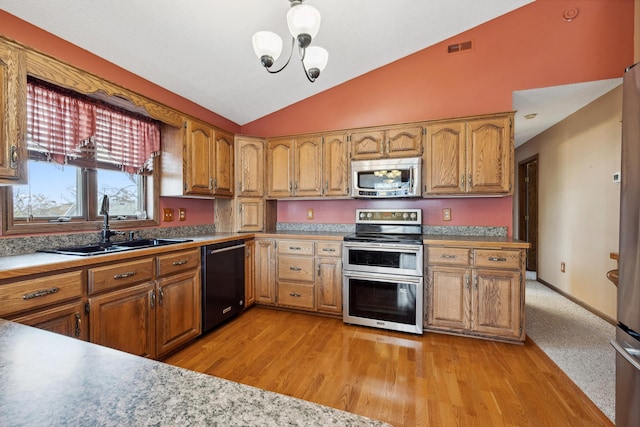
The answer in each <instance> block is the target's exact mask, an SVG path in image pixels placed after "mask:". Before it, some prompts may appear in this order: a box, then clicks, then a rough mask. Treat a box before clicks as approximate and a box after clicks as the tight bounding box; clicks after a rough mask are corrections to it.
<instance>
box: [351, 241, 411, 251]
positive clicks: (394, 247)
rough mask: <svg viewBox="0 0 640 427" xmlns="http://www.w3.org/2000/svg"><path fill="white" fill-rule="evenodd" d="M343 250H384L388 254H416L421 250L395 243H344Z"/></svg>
mask: <svg viewBox="0 0 640 427" xmlns="http://www.w3.org/2000/svg"><path fill="white" fill-rule="evenodd" d="M342 245H343V246H344V249H364V250H374V251H377V250H384V251H390V252H394V251H396V252H400V251H402V252H415V253H418V252H420V251H421V250H422V245H403V244H397V243H375V242H367V243H346V242H343V243H342Z"/></svg>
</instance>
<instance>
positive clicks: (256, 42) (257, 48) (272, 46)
mask: <svg viewBox="0 0 640 427" xmlns="http://www.w3.org/2000/svg"><path fill="white" fill-rule="evenodd" d="M253 51H254V52H255V54H256V56H257V57H258V58H259V59H262V57H263V56H270V57H271V58H273V60H274V61H275V60H277V59H278V57H279V56H280V54H281V53H282V39H281V38H280V36H278V35H277V34H276V33H272V32H271V31H258V32H257V33H255V34H254V35H253Z"/></svg>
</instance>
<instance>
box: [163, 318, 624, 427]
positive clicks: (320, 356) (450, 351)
mask: <svg viewBox="0 0 640 427" xmlns="http://www.w3.org/2000/svg"><path fill="white" fill-rule="evenodd" d="M165 362H167V363H170V364H172V365H176V366H181V367H184V368H188V369H192V370H195V371H199V372H204V373H207V374H210V375H215V376H217V377H221V378H226V379H229V380H232V381H237V382H240V383H243V384H248V385H252V386H255V387H259V388H262V389H266V390H270V391H274V392H277V393H281V394H286V395H289V396H294V397H297V398H301V399H305V400H308V401H311V402H315V403H319V404H322V405H326V406H330V407H333V408H337V409H341V410H345V411H349V412H353V413H356V414H360V415H364V416H367V417H371V418H375V419H378V420H382V421H385V422H388V423H390V424H392V425H394V426H536V427H540V426H554V427H561V426H611V425H612V424H611V421H609V419H608V418H607V417H605V416H604V415H603V414H602V412H600V410H599V409H598V408H597V407H596V406H595V405H594V404H593V403H592V402H591V401H590V400H589V399H588V398H587V397H586V396H585V395H584V393H583V392H582V391H581V390H580V389H579V388H578V387H577V386H575V384H573V383H572V382H571V380H569V378H568V377H567V376H566V375H565V374H564V373H563V372H562V371H561V370H560V369H559V368H558V367H557V366H556V365H555V364H553V362H552V361H551V360H550V359H549V358H548V357H547V356H546V355H545V354H544V353H543V352H542V351H541V350H540V349H539V348H538V347H537V346H536V345H535V344H534V343H533V342H531V341H530V340H529V339H527V341H526V343H525V344H524V345H523V346H520V345H514V344H504V343H496V342H491V341H485V340H478V339H472V338H464V337H455V336H448V335H440V334H433V333H427V334H425V335H423V336H417V335H411V334H405V333H396V332H389V331H382V330H378V329H371V328H365V327H360V326H351V325H345V324H344V323H343V322H342V320H341V319H334V318H326V317H320V316H314V315H310V314H304V313H292V312H287V311H280V310H275V309H271V308H264V307H252V308H250V309H248V310H247V311H246V312H244V313H242V314H241V315H240V316H239V317H237V318H236V319H234V320H232V321H231V322H230V323H227V324H225V325H223V326H221V327H220V328H218V329H216V330H214V331H212V332H211V333H209V334H207V335H205V336H203V337H201V338H200V339H198V340H197V341H196V342H194V343H193V344H191V345H189V346H188V347H186V348H184V349H183V350H181V351H179V352H178V353H175V354H174V355H172V356H170V357H168V358H167V359H166V360H165ZM303 424H304V422H303V420H301V425H303Z"/></svg>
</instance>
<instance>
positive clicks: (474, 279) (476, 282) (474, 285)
mask: <svg viewBox="0 0 640 427" xmlns="http://www.w3.org/2000/svg"><path fill="white" fill-rule="evenodd" d="M473 289H475V290H478V276H475V277H474V278H473Z"/></svg>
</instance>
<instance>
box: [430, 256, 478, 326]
mask: <svg viewBox="0 0 640 427" xmlns="http://www.w3.org/2000/svg"><path fill="white" fill-rule="evenodd" d="M470 283H471V270H470V269H468V268H456V267H440V266H434V267H430V268H429V270H428V283H427V292H426V294H427V297H426V309H427V313H426V325H425V326H427V327H436V328H439V329H443V330H445V331H452V332H456V331H463V330H466V329H468V328H469V327H470V326H471V318H470V310H471V300H470V297H471V293H470Z"/></svg>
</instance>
